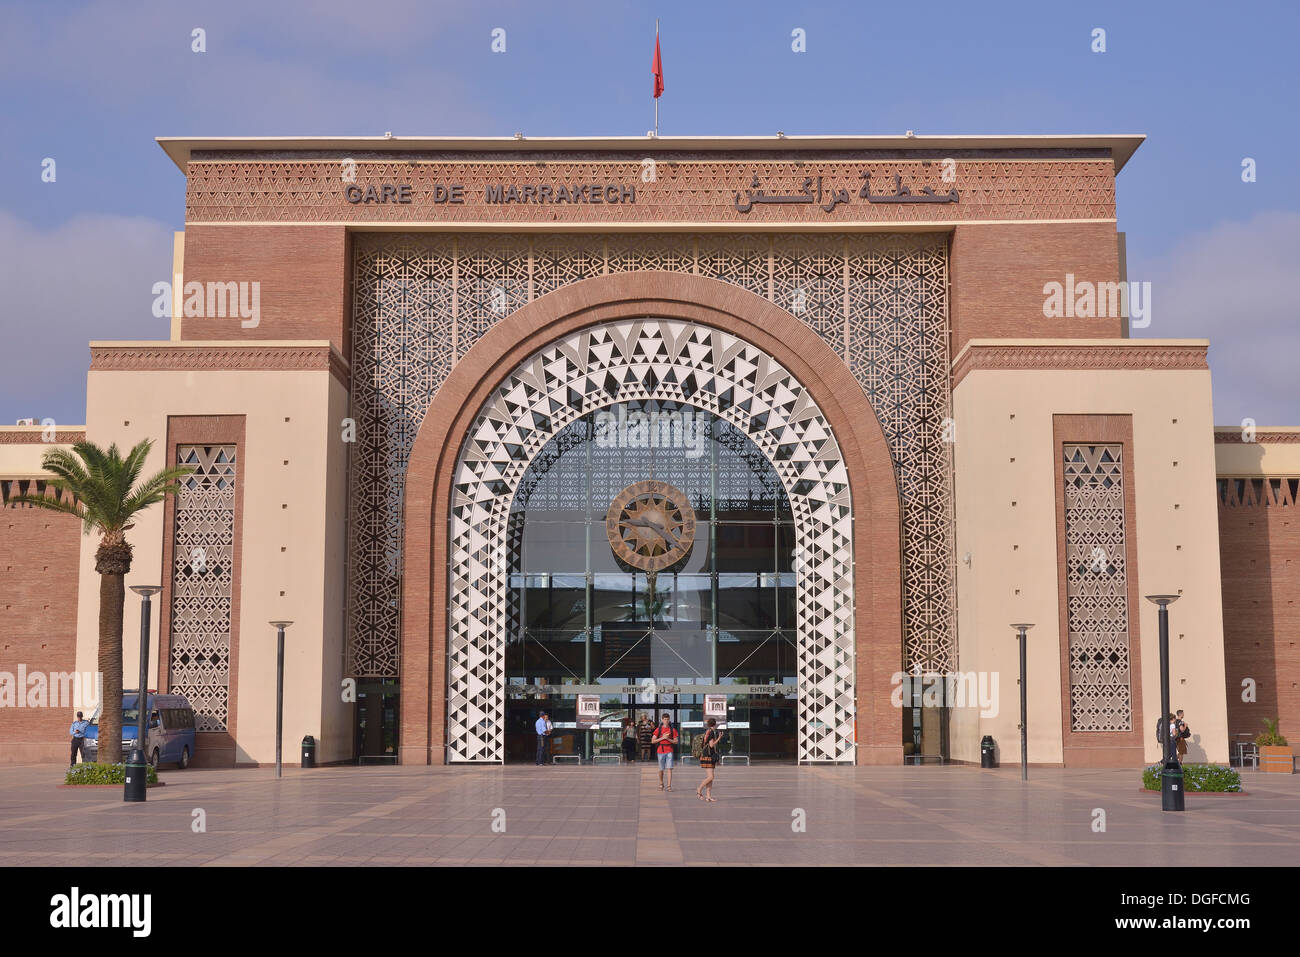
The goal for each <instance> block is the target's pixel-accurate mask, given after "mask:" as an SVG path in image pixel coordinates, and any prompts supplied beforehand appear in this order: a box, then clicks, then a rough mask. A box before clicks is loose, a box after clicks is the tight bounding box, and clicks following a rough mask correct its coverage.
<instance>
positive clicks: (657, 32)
mask: <svg viewBox="0 0 1300 957" xmlns="http://www.w3.org/2000/svg"><path fill="white" fill-rule="evenodd" d="M655 49H656V50H658V49H659V18H658V17H655ZM654 100H655V139H658V138H659V97H657V96H656V97H655V98H654Z"/></svg>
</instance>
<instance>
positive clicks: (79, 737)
mask: <svg viewBox="0 0 1300 957" xmlns="http://www.w3.org/2000/svg"><path fill="white" fill-rule="evenodd" d="M89 727H90V722H89V721H86V720H85V719H84V718H83V717H82V714H81V712H80V711H78V712H77V720H75V721H73V722H72V727H71V728H69V729H68V734H69V735H71V737H72V757H71V759H70V760H69V761H68V767H72V768H75V767H76V766H77V755H78V754H80V755H81V761H82V763H83V764H84V763H85V761H86V729H87V728H89Z"/></svg>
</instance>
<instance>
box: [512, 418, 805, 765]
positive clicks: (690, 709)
mask: <svg viewBox="0 0 1300 957" xmlns="http://www.w3.org/2000/svg"><path fill="white" fill-rule="evenodd" d="M651 425H655V426H657V427H658V428H660V429H661V430H662V431H660V432H655V431H652V430H651ZM509 541H510V549H511V551H510V574H509V596H508V602H509V604H508V608H509V616H510V619H509V630H508V635H507V640H506V648H505V668H506V675H507V679H506V686H507V687H506V691H507V694H506V698H507V706H506V722H505V723H506V728H505V730H506V735H505V737H506V747H505V759H506V760H507V761H527V760H533V757H534V755H535V749H536V732H535V730H534V724H535V722H536V721H537V718H538V715H539V714H540V712H541V711H542V710H543V709H545V710H547V711H549V712H550V718H551V722H552V727H553V735H552V744H551V747H552V754H553V755H562V756H565V757H570V758H572V757H581V758H583V759H584V760H593V759H596V758H598V757H601V756H603V755H609V756H613V755H617V754H619V753H621V750H622V731H621V728H622V722H623V720H624V719H625V718H627V717H632V718H634V719H638V720H639V718H640V717H641V715H642V714H647V715H653V718H654V720H655V721H656V722H657V721H658V717H659V715H661V714H663V713H668V714H669V715H670V719H671V720H672V721H673V723H674V726H675V727H677V729H678V731H679V734H680V736H681V738H680V742H679V748H681V749H682V751H681V753H685V754H689V753H690V751H689V748H690V743H691V740H692V739H693V737H694V735H695V734H696V733H699V732H701V731H702V730H703V728H704V696H705V695H706V694H715V695H716V694H724V695H726V698H727V709H728V710H727V718H726V723H727V725H728V728H727V730H728V732H729V735H728V739H729V740H728V741H727V744H726V746H725V747H724V752H726V753H731V754H737V755H746V756H749V757H751V758H753V759H755V760H780V761H790V762H794V761H795V760H796V756H797V747H798V734H797V730H798V729H797V727H796V719H795V714H796V712H795V708H794V698H793V691H794V686H795V683H796V677H795V676H796V674H797V671H798V624H797V616H796V584H797V583H796V574H795V571H794V544H795V523H794V515H793V511H792V508H791V503H790V499H789V497H788V495H787V494H786V491H785V487H784V485H783V484H782V481H781V479H780V478H779V476H778V475H777V474H776V471H775V469H774V468H773V466H772V463H771V462H770V461H769V459H768V458H767V456H766V455H765V454H764V453H763V452H762V451H761V450H760V449H759V448H758V447H757V446H756V445H755V444H754V443H753V442H752V441H751V440H750V439H749V438H748V437H747V436H746V435H745V434H744V432H742V431H741V430H740V429H738V428H737V427H736V426H734V425H732V424H730V423H729V422H728V421H726V420H725V419H723V418H721V417H720V416H718V415H715V414H712V413H709V412H707V411H705V410H703V409H699V408H695V407H692V406H690V405H688V404H685V403H681V402H672V401H666V400H665V401H658V400H636V401H629V402H623V403H619V404H616V405H613V406H610V407H608V408H606V409H602V410H600V411H598V412H594V413H591V414H589V415H586V416H583V417H582V418H580V419H578V420H575V421H574V422H572V423H570V424H569V425H568V426H566V427H565V428H564V429H562V430H560V431H559V432H558V433H557V434H556V436H555V437H554V438H553V439H552V440H551V441H550V442H549V443H547V445H546V446H545V447H544V448H543V449H542V450H541V452H540V453H539V454H538V455H537V456H535V457H534V459H533V461H532V463H531V464H530V465H529V467H528V470H527V472H526V473H525V475H524V477H523V479H522V480H521V482H520V484H519V489H518V492H517V493H516V496H515V499H514V501H513V502H512V504H511V509H510V519H509ZM756 687H757V689H763V690H755V689H756ZM774 688H779V689H781V691H782V692H784V693H782V694H773V693H771V692H770V691H766V689H774ZM765 691H766V693H764V692H765ZM580 694H582V695H596V696H598V697H599V698H600V702H599V704H600V709H599V710H600V718H599V724H598V726H597V727H594V728H586V727H582V728H580V727H579V724H578V718H577V696H578V695H580Z"/></svg>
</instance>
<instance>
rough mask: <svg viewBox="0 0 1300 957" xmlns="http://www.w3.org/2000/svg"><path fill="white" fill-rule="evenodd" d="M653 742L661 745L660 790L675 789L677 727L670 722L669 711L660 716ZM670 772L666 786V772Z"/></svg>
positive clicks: (651, 739)
mask: <svg viewBox="0 0 1300 957" xmlns="http://www.w3.org/2000/svg"><path fill="white" fill-rule="evenodd" d="M650 741H651V743H652V744H657V745H658V746H659V748H658V750H659V790H660V791H671V790H672V789H673V749H674V748H675V747H676V746H677V729H676V728H674V727H673V726H672V725H671V724H670V723H669V722H668V712H666V711H665V712H664V713H663V715H662V716H661V717H660V718H659V727H658V728H656V729H655V733H654V735H653V736H652V737H651V738H650ZM665 771H667V772H668V781H667V784H668V786H667V787H664V772H665Z"/></svg>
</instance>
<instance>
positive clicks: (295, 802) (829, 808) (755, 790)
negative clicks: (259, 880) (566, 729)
mask: <svg viewBox="0 0 1300 957" xmlns="http://www.w3.org/2000/svg"><path fill="white" fill-rule="evenodd" d="M702 774H703V772H701V771H700V770H699V769H697V768H685V769H679V770H678V773H677V775H676V777H675V781H674V786H675V790H674V791H673V792H671V793H666V792H661V791H659V788H658V777H657V774H656V773H655V772H654V771H653V770H652V769H651V768H649V767H646V766H644V765H638V766H633V767H602V766H597V767H590V766H588V767H563V766H561V767H545V768H536V767H532V766H509V767H505V768H499V767H498V768H466V767H459V768H441V767H439V768H428V767H401V768H376V767H364V768H361V767H334V768H318V769H314V770H306V771H304V770H300V769H297V768H294V769H288V770H286V771H285V774H284V778H283V779H282V780H279V781H277V780H276V778H275V771H274V770H273V769H270V770H268V769H265V768H261V769H239V770H196V769H191V770H188V771H175V770H164V771H163V772H162V773H161V778H162V780H163V781H165V782H166V787H161V788H153V789H151V790H150V792H149V800H148V802H147V803H146V804H143V805H140V804H136V805H130V804H124V803H123V801H122V797H121V792H120V789H87V790H79V789H71V788H62V789H61V788H57V787H56V785H57V784H59V783H60V782H61V781H62V772H61V769H59V768H55V767H51V766H39V767H4V768H0V866H12V865H73V864H75V865H92V866H94V865H121V864H127V865H131V864H140V865H144V864H150V865H157V864H163V865H168V864H171V865H185V866H192V865H231V864H236V865H240V864H270V865H297V864H306V865H352V866H355V865H365V864H381V865H383V864H388V865H405V864H413V865H430V864H473V865H499V864H510V865H519V864H542V865H555V864H576V865H634V864H635V865H650V864H685V865H698V864H703V865H714V864H722V865H772V866H789V865H824V864H829V865H845V864H848V865H855V864H856V865H989V866H1002V865H1009V866H1020V865H1033V864H1047V865H1075V864H1079V865H1121V864H1122V865H1148V866H1152V867H1167V866H1178V865H1211V866H1213V865H1237V866H1241V865H1246V866H1249V865H1264V864H1273V865H1297V864H1300V776H1283V775H1266V774H1262V773H1258V772H1250V771H1248V772H1245V773H1244V774H1243V780H1244V784H1245V787H1246V789H1247V791H1248V792H1249V794H1247V795H1245V796H1223V795H1189V796H1188V798H1187V811H1186V812H1185V813H1183V814H1171V813H1163V812H1161V810H1160V799H1159V796H1158V795H1155V794H1151V795H1147V794H1142V793H1140V792H1139V787H1140V785H1139V774H1138V772H1137V771H1132V770H1129V771H1115V770H1095V771H1094V770H1062V769H1046V768H1045V769H1033V770H1031V772H1030V777H1031V780H1030V781H1029V782H1028V784H1025V783H1022V782H1021V780H1020V777H1019V771H1018V769H1017V768H1003V769H999V770H996V771H981V770H979V769H976V768H970V767H959V766H948V767H919V768H917V767H912V768H905V767H889V768H850V767H805V768H797V767H791V766H755V767H727V768H723V769H721V770H720V771H719V774H718V782H717V791H716V796H717V797H718V799H719V800H718V803H716V804H705V803H703V802H701V801H699V800H697V799H696V797H695V793H694V789H695V786H696V784H698V783H699V781H700V780H701V778H702ZM196 809H202V818H203V819H204V823H205V825H206V830H205V831H203V832H201V833H196V832H195V831H194V830H193V825H192V822H194V821H195V820H196V819H198V818H197V816H196ZM1095 809H1101V810H1102V811H1104V812H1105V830H1104V831H1094V830H1093V826H1094V825H1093V822H1094V820H1096V819H1097V815H1098V812H1097V811H1096V810H1095ZM800 821H802V822H804V824H805V826H806V830H803V831H796V830H794V828H793V827H792V825H793V824H797V823H798V822H800ZM494 824H495V825H496V828H497V830H495V831H494V830H493V827H494ZM502 829H504V830H502Z"/></svg>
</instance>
